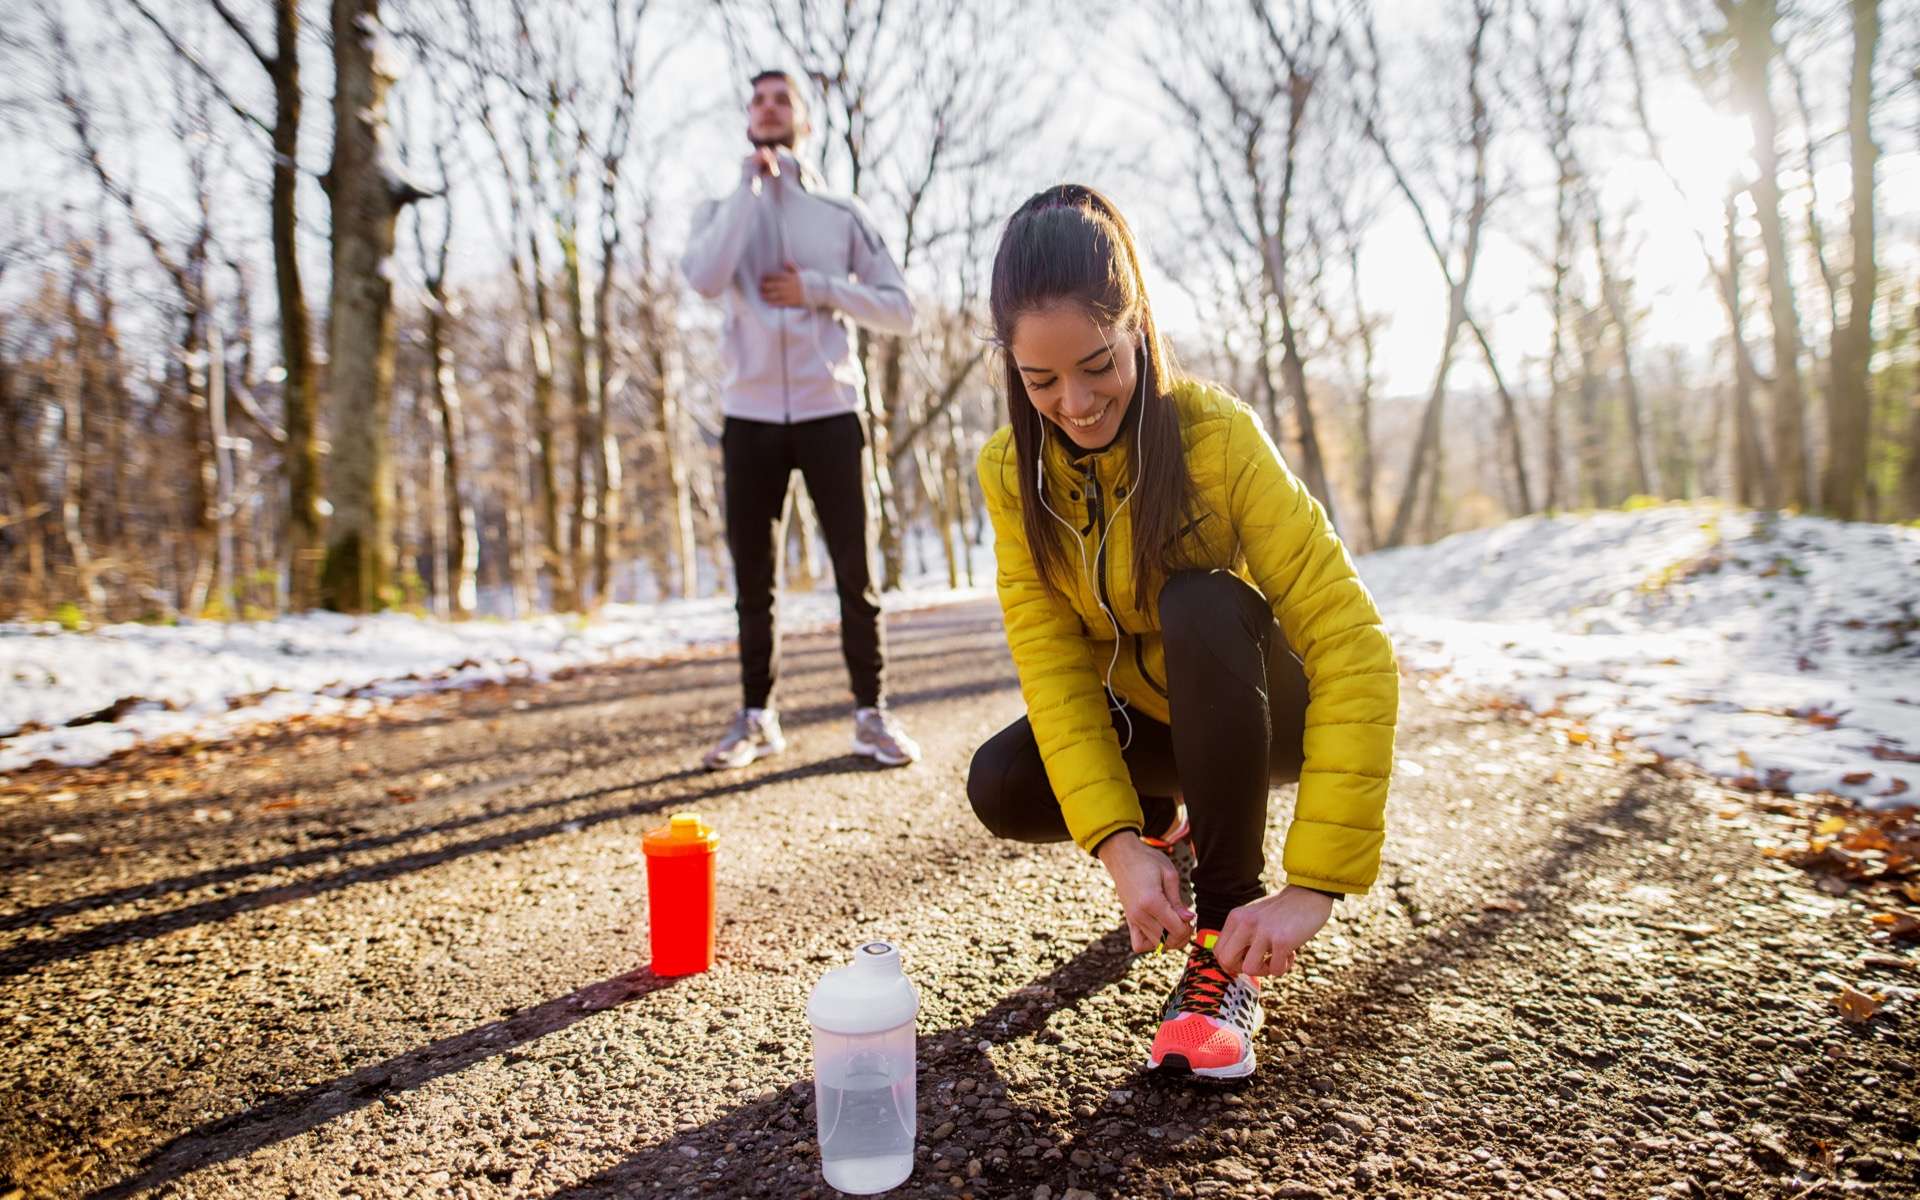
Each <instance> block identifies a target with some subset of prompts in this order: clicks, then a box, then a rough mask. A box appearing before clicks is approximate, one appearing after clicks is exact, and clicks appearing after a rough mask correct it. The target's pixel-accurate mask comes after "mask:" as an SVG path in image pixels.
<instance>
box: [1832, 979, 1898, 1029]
mask: <svg viewBox="0 0 1920 1200" xmlns="http://www.w3.org/2000/svg"><path fill="white" fill-rule="evenodd" d="M1885 1000H1886V997H1885V996H1878V995H1868V994H1867V993H1866V992H1863V991H1861V990H1860V989H1858V988H1852V987H1849V988H1843V989H1842V990H1841V992H1840V994H1839V995H1838V996H1835V997H1834V998H1833V1003H1834V1006H1835V1007H1836V1008H1838V1009H1839V1010H1840V1015H1841V1016H1842V1017H1845V1018H1846V1020H1847V1024H1849V1025H1865V1024H1866V1023H1867V1021H1868V1020H1869V1019H1870V1018H1872V1016H1873V1014H1874V1013H1877V1012H1879V1011H1880V1005H1881V1004H1882V1003H1884V1002H1885Z"/></svg>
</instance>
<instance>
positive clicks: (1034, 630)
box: [978, 438, 1143, 852]
mask: <svg viewBox="0 0 1920 1200" xmlns="http://www.w3.org/2000/svg"><path fill="white" fill-rule="evenodd" d="M1004 446H1005V441H1004V439H1003V438H995V439H993V440H992V441H989V442H988V443H987V445H986V448H985V449H984V450H982V451H981V454H980V460H979V464H978V468H979V475H980V487H981V490H982V493H983V494H984V495H985V496H986V498H987V511H988V513H989V514H991V516H992V518H993V546H994V554H995V556H996V557H997V558H998V560H999V568H998V572H997V575H996V579H995V582H996V584H997V587H998V590H999V593H1000V608H1001V612H1002V613H1003V614H1004V616H1005V621H1006V627H1007V647H1008V649H1010V650H1011V651H1012V652H1013V665H1014V667H1015V669H1016V670H1018V672H1019V674H1020V694H1021V696H1022V697H1023V698H1024V699H1025V700H1026V704H1027V720H1028V721H1029V723H1031V724H1032V726H1033V736H1034V740H1035V741H1037V742H1038V743H1039V745H1040V760H1041V762H1043V763H1045V764H1046V768H1047V782H1048V783H1049V784H1050V785H1051V786H1052V787H1053V793H1054V795H1055V796H1056V797H1057V798H1058V799H1059V801H1060V812H1061V815H1062V816H1064V817H1065V818H1066V823H1067V831H1068V832H1069V833H1070V834H1072V835H1073V840H1074V841H1076V842H1078V843H1079V844H1080V847H1081V849H1083V850H1086V851H1088V852H1091V851H1092V850H1093V848H1094V847H1095V846H1097V845H1099V844H1100V842H1101V841H1102V840H1104V839H1105V838H1106V837H1107V836H1108V835H1109V834H1113V833H1117V832H1119V831H1120V830H1123V829H1132V830H1136V831H1137V830H1139V829H1140V828H1141V825H1142V824H1143V821H1142V817H1141V814H1140V796H1139V794H1138V793H1137V792H1135V791H1134V788H1133V778H1132V776H1131V775H1130V774H1128V772H1127V764H1126V763H1125V761H1123V760H1122V759H1121V757H1120V739H1119V737H1118V736H1117V735H1116V734H1115V733H1114V731H1113V721H1112V719H1111V718H1110V717H1108V716H1107V701H1106V694H1105V689H1104V688H1103V687H1102V685H1101V682H1100V673H1099V671H1098V669H1097V668H1096V667H1095V666H1094V661H1093V647H1092V644H1091V643H1090V642H1089V641H1088V640H1087V635H1086V632H1085V631H1084V630H1083V629H1082V628H1081V625H1080V618H1079V617H1078V616H1077V615H1075V613H1074V612H1073V610H1072V608H1071V607H1070V606H1069V605H1068V604H1067V602H1066V601H1065V600H1064V599H1062V598H1060V597H1058V596H1056V595H1054V594H1053V593H1052V592H1050V591H1048V590H1047V587H1046V585H1045V584H1044V583H1042V582H1041V579H1040V571H1039V568H1038V567H1036V566H1035V565H1034V560H1033V554H1032V553H1031V551H1030V550H1029V549H1028V547H1027V539H1026V531H1025V529H1023V528H1022V526H1021V524H1020V501H1019V497H1018V495H1017V494H1014V493H1012V492H1010V490H1009V488H1008V486H1007V480H1006V479H1005V478H1004V477H1003V475H1002V471H1003V470H1011V469H1012V464H1011V462H1010V461H1009V460H1010V458H1011V455H1010V453H1008V452H1006V451H1005V450H1004Z"/></svg>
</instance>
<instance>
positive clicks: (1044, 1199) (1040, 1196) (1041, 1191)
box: [1033, 1183, 1053, 1200]
mask: <svg viewBox="0 0 1920 1200" xmlns="http://www.w3.org/2000/svg"><path fill="white" fill-rule="evenodd" d="M1033 1200H1053V1189H1052V1188H1050V1187H1048V1186H1047V1185H1046V1184H1044V1183H1042V1184H1037V1185H1036V1186H1035V1187H1034V1189H1033Z"/></svg>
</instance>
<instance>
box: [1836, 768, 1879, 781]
mask: <svg viewBox="0 0 1920 1200" xmlns="http://www.w3.org/2000/svg"><path fill="white" fill-rule="evenodd" d="M1872 778H1873V772H1872V771H1849V772H1847V773H1846V774H1845V775H1842V776H1841V777H1840V782H1841V783H1854V784H1858V783H1865V782H1866V781H1867V780H1869V779H1872Z"/></svg>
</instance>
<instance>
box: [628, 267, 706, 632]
mask: <svg viewBox="0 0 1920 1200" xmlns="http://www.w3.org/2000/svg"><path fill="white" fill-rule="evenodd" d="M663 302H664V301H663V300H662V298H661V297H659V296H649V297H647V298H646V299H645V302H644V303H645V308H643V310H642V317H641V320H642V328H643V331H644V333H645V336H646V339H647V365H648V367H649V369H650V371H651V374H652V376H653V402H654V421H655V427H654V428H655V433H656V434H658V436H659V438H660V465H661V467H662V469H663V472H664V473H665V475H666V480H667V495H668V496H670V497H671V498H672V504H673V516H672V520H671V521H670V523H669V524H668V527H667V537H668V539H669V544H670V546H671V548H672V551H673V561H674V571H675V573H676V575H677V576H678V579H677V581H676V583H675V585H674V588H673V592H672V594H673V595H676V596H678V597H680V599H682V600H691V599H693V598H694V597H695V596H697V595H698V594H699V588H700V549H699V541H698V537H697V534H696V531H695V529H694V523H693V483H692V480H691V478H690V477H689V475H688V472H687V456H686V449H685V447H684V446H683V445H682V444H681V441H680V395H679V391H678V389H677V388H676V387H675V386H674V383H675V381H674V378H673V375H672V373H671V367H672V363H671V361H670V359H669V358H668V355H667V345H666V336H667V335H666V332H665V330H666V329H667V327H668V326H669V324H670V320H662V319H660V317H659V316H658V315H657V310H656V308H655V306H656V305H658V304H661V303H663ZM724 561H726V560H725V558H724V557H721V558H716V559H715V560H714V565H715V566H718V565H719V564H720V563H722V562H724ZM660 588H661V590H662V591H663V592H665V591H666V589H667V581H666V580H665V579H664V578H663V579H661V580H660Z"/></svg>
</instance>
